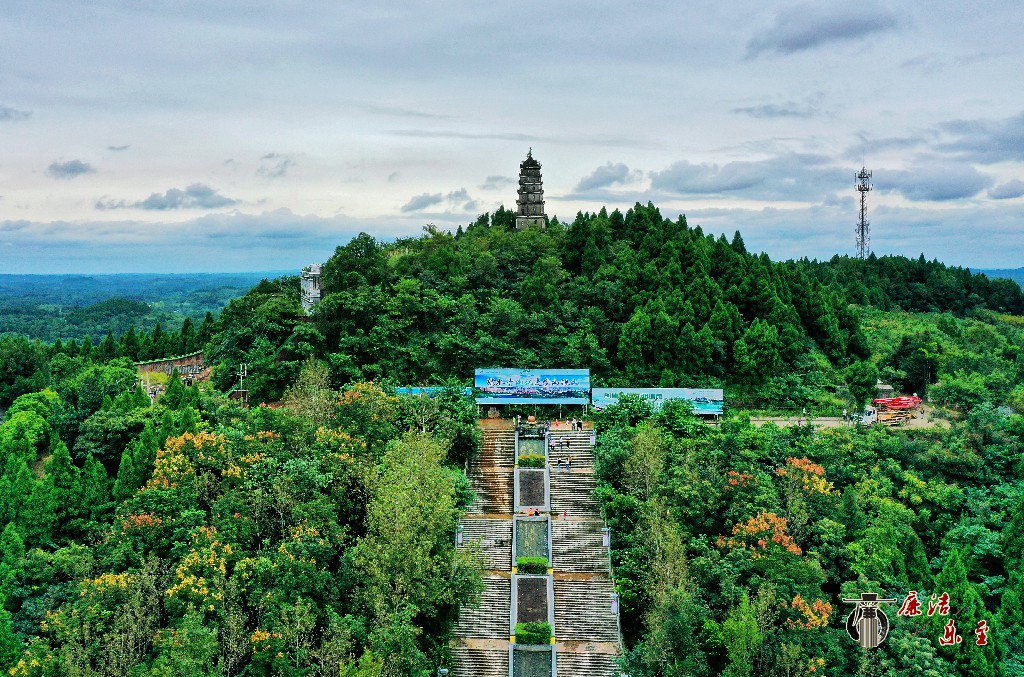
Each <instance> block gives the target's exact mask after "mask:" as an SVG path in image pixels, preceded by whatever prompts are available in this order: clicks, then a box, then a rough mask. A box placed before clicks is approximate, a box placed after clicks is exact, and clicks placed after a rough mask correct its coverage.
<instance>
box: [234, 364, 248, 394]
mask: <svg viewBox="0 0 1024 677" xmlns="http://www.w3.org/2000/svg"><path fill="white" fill-rule="evenodd" d="M248 367H249V365H247V364H246V363H244V362H243V363H242V364H240V365H238V373H237V374H235V375H236V376H237V377H238V389H239V390H245V377H246V376H248V375H249V372H248Z"/></svg>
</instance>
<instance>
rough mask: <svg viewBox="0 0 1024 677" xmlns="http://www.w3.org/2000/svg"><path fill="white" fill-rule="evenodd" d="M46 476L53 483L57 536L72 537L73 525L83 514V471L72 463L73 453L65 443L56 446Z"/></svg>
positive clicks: (48, 461)
mask: <svg viewBox="0 0 1024 677" xmlns="http://www.w3.org/2000/svg"><path fill="white" fill-rule="evenodd" d="M46 476H47V477H49V478H50V480H51V481H52V482H53V500H54V516H55V519H56V534H55V535H56V536H57V537H58V538H59V537H70V536H71V535H72V532H71V528H72V524H73V523H74V521H75V519H76V518H77V517H79V515H80V514H81V498H82V487H81V479H82V471H81V470H80V469H79V468H78V466H76V465H75V464H74V463H73V462H72V461H71V452H70V451H68V447H67V445H66V444H64V443H63V442H57V443H56V444H54V446H53V453H52V454H51V455H50V458H49V459H47V461H46Z"/></svg>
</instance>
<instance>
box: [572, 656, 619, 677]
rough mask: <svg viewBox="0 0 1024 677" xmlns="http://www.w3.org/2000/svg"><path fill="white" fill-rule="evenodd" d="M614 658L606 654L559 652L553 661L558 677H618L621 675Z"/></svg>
mask: <svg viewBox="0 0 1024 677" xmlns="http://www.w3.org/2000/svg"><path fill="white" fill-rule="evenodd" d="M616 658H617V656H616V655H615V654H607V653H592V652H586V651H581V652H568V651H559V652H558V654H557V655H556V657H555V661H556V663H557V665H558V677H619V675H621V674H623V673H622V670H620V669H619V666H618V664H617V663H616V662H615V660H616Z"/></svg>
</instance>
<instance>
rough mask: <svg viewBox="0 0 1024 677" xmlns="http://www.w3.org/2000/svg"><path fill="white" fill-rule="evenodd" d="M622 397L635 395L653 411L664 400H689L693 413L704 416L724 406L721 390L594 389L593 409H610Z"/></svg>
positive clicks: (720, 409)
mask: <svg viewBox="0 0 1024 677" xmlns="http://www.w3.org/2000/svg"><path fill="white" fill-rule="evenodd" d="M622 395H637V396H639V397H641V398H643V399H645V400H647V401H648V402H650V403H651V405H653V406H654V408H655V409H660V408H661V404H662V402H664V401H665V400H689V402H690V404H691V405H692V406H693V413H695V414H704V415H711V414H719V415H720V414H721V413H722V411H723V408H724V406H725V393H724V392H723V391H722V389H721V388H594V390H593V391H592V398H593V403H594V408H595V409H604V408H605V407H610V406H612V405H613V404H615V402H617V401H618V399H619V397H621V396H622Z"/></svg>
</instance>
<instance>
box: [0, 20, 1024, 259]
mask: <svg viewBox="0 0 1024 677" xmlns="http://www.w3.org/2000/svg"><path fill="white" fill-rule="evenodd" d="M3 4H4V9H3V12H2V13H0V45H2V46H3V47H2V50H0V273H3V272H40V273H53V272H86V273H95V272H134V271H155V272H177V271H181V272H187V271H240V270H270V269H273V270H277V269H288V268H292V267H298V266H301V265H303V264H306V263H312V262H317V261H322V260H324V259H325V258H327V256H329V254H330V252H331V251H333V249H334V247H335V246H336V245H338V244H342V243H344V242H346V241H347V240H348V239H349V238H350V237H351V236H352V235H354V234H356V233H358V232H359V231H366V232H369V233H371V234H373V235H375V236H377V237H379V238H384V239H387V238H393V237H396V236H399V235H408V234H415V233H418V232H420V230H421V229H422V227H423V225H424V224H427V223H434V224H436V225H438V226H439V227H445V228H454V227H455V226H456V225H457V224H460V223H467V222H469V221H472V220H473V219H474V218H475V216H476V215H477V214H479V213H482V212H484V211H490V210H493V209H495V208H497V207H498V205H500V204H505V205H506V206H513V205H514V202H515V176H516V174H517V172H518V163H519V162H520V161H521V160H522V159H523V158H524V157H525V155H526V152H527V149H528V148H529V147H531V146H532V147H533V150H534V155H535V156H536V157H537V159H538V160H540V162H541V163H542V164H543V166H544V178H545V188H546V194H547V195H546V196H547V199H548V203H547V205H548V209H547V211H548V214H549V215H558V216H559V217H560V218H562V219H563V220H565V219H571V218H572V217H573V216H574V215H575V214H576V212H577V211H580V210H590V211H596V210H597V209H600V207H601V206H602V205H607V206H608V207H609V209H611V208H614V207H618V208H620V209H622V210H625V209H627V208H629V207H630V206H631V205H632V204H634V203H635V202H636V201H642V202H647V201H648V200H650V201H653V202H654V203H655V204H656V205H658V206H659V207H660V208H661V210H662V213H663V214H665V215H666V216H669V217H673V218H674V217H675V216H676V215H677V214H680V213H684V214H686V216H687V218H688V220H689V222H690V223H691V224H700V225H701V226H702V227H703V228H704V229H705V231H711V232H716V233H718V232H725V233H727V234H729V235H730V236H731V234H732V233H733V231H735V230H737V229H739V230H740V231H741V232H742V233H743V236H744V239H745V241H746V243H747V246H748V248H751V249H755V250H763V251H766V252H768V253H769V255H770V256H772V258H783V259H784V258H790V257H801V256H808V257H818V258H822V257H829V256H831V255H832V254H834V253H837V252H838V253H852V252H853V247H854V226H855V224H856V216H857V204H856V200H857V193H856V190H855V188H854V185H855V181H854V175H855V173H856V172H857V171H858V170H859V169H860V167H861V165H862V164H863V165H866V166H867V167H868V168H869V169H871V170H873V172H874V179H873V183H874V187H875V189H874V191H873V192H872V193H871V194H870V198H869V218H870V220H871V223H872V245H873V249H874V250H875V251H876V252H878V253H880V254H882V253H899V254H907V255H912V256H916V255H918V254H920V253H924V255H925V256H926V257H928V258H938V259H940V260H944V261H947V262H949V263H952V264H957V265H967V266H972V267H1019V266H1022V265H1024V233H1022V232H1021V231H1022V224H1024V212H1022V207H1024V82H1022V79H1024V78H1022V76H1024V71H1022V66H1021V64H1022V63H1024V43H1022V41H1021V40H1020V28H1021V26H1024V3H1021V2H1019V0H1014V1H1010V0H990V1H989V2H986V3H983V4H981V5H976V4H972V3H962V2H950V1H947V0H932V1H931V2H928V3H920V2H914V3H910V2H889V3H886V4H874V3H872V2H870V1H865V2H855V3H851V2H832V1H816V2H809V3H804V4H793V3H772V2H767V3H766V2H747V1H746V0H742V1H740V0H735V1H730V0H726V1H724V2H722V1H718V2H704V1H700V0H698V1H695V2H688V3H682V2H678V1H677V0H672V1H663V2H662V1H655V2H645V3H624V2H621V1H619V2H594V1H592V2H575V1H572V0H568V1H564V2H556V3H552V2H534V1H532V0H520V1H519V2H515V3H483V2H466V1H465V0H441V1H439V2H433V3H426V2H415V3H414V2H394V1H392V2H385V3H368V2H360V3H349V2H340V1H337V0H334V1H330V2H326V1H325V2H310V1H307V2H297V1H294V0H273V1H270V0H247V1H245V2H243V1H241V0H233V1H230V2H228V1H222V0H203V1H202V2H198V1H194V2H193V1H189V0H185V1H182V0H175V1H173V2H171V1H165V0H151V1H150V2H145V3H129V2H124V1H123V0H118V1H116V2H115V1H112V0H90V2H55V1H52V0H6V1H5V2H4V3H3Z"/></svg>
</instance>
